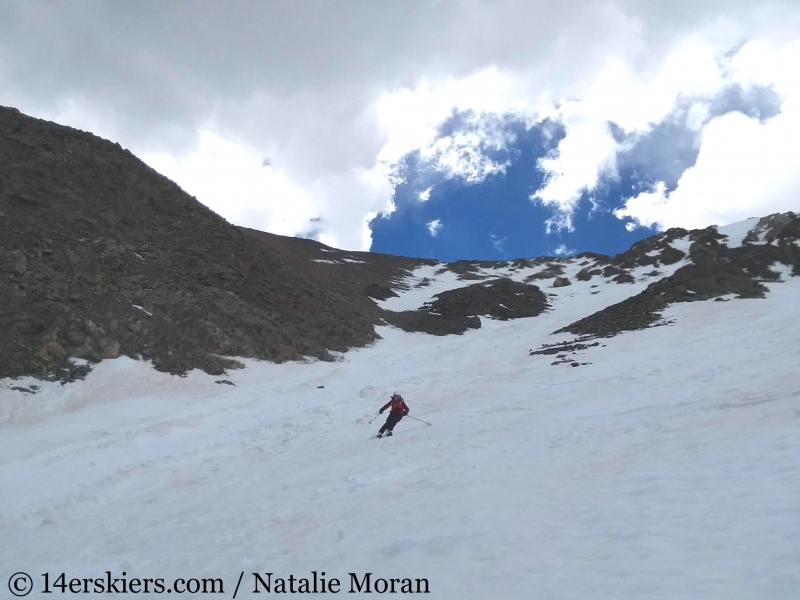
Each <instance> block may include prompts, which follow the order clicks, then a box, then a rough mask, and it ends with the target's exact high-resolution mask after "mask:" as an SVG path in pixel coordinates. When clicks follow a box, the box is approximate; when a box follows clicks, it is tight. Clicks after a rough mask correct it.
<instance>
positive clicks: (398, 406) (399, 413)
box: [378, 392, 408, 437]
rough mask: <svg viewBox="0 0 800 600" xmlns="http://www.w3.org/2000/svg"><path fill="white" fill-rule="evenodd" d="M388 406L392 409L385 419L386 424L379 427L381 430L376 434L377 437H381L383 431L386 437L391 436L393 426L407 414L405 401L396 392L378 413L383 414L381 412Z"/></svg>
mask: <svg viewBox="0 0 800 600" xmlns="http://www.w3.org/2000/svg"><path fill="white" fill-rule="evenodd" d="M390 406H391V407H392V409H391V410H390V411H389V416H388V417H387V418H386V423H384V424H383V427H381V430H380V431H379V432H378V437H383V432H384V431H385V432H386V435H392V429H394V426H395V425H397V424H398V423H399V422H400V419H402V418H403V417H405V416H406V415H407V414H408V406H407V405H406V401H405V400H403V397H402V396H401V395H400V394H398V393H397V392H394V393H393V394H392V399H391V400H389V402H387V403H386V404H384V405H383V408H381V409H380V411H378V412H379V413H380V414H383V411H385V410H386V409H387V408H389V407H390Z"/></svg>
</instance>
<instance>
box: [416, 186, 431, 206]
mask: <svg viewBox="0 0 800 600" xmlns="http://www.w3.org/2000/svg"><path fill="white" fill-rule="evenodd" d="M432 190H433V186H431V187H429V188H428V189H425V190H422V191H421V192H420V193H419V196H418V197H419V201H420V202H427V201H428V200H430V199H431V191H432Z"/></svg>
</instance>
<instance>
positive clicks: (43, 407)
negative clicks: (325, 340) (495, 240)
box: [0, 260, 800, 600]
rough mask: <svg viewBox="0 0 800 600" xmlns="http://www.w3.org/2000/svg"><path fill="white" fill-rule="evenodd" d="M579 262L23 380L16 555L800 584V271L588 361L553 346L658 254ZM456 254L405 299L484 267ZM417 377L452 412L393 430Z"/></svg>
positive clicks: (683, 311) (422, 403)
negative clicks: (624, 270) (464, 322)
mask: <svg viewBox="0 0 800 600" xmlns="http://www.w3.org/2000/svg"><path fill="white" fill-rule="evenodd" d="M562 264H565V267H566V270H567V273H566V274H565V275H566V276H567V277H569V278H570V279H571V280H572V281H573V285H572V286H569V287H566V288H558V289H555V290H554V289H549V288H547V286H548V285H549V283H548V282H547V281H544V282H536V283H537V284H539V285H541V286H542V288H543V289H544V290H545V291H546V292H547V293H551V294H552V293H555V294H556V296H550V301H551V303H552V305H553V308H552V310H550V311H549V312H547V313H545V314H543V315H540V316H539V317H535V318H530V319H521V320H514V321H507V322H499V321H492V320H488V319H483V320H482V321H483V327H482V328H481V329H480V330H477V331H470V332H467V333H466V334H464V335H462V336H448V337H433V336H427V335H424V334H410V333H404V332H402V331H399V330H397V329H393V328H388V327H384V328H381V329H380V330H379V331H380V334H381V335H382V336H383V339H382V340H380V341H378V342H377V343H376V344H374V345H373V346H372V347H370V348H364V349H357V350H352V351H350V352H348V353H347V354H345V355H342V356H341V360H340V361H338V362H333V363H323V362H310V363H288V364H282V365H274V364H269V363H258V362H256V361H253V360H246V359H245V360H244V362H245V363H246V364H247V368H246V369H243V370H240V371H232V372H230V374H229V375H228V376H226V377H225V378H227V379H229V380H231V381H233V382H234V383H235V384H236V387H232V386H227V385H215V384H214V381H215V380H216V379H219V378H217V377H210V376H207V375H205V374H202V373H199V372H192V373H191V374H189V376H187V377H185V378H178V377H171V376H169V375H165V374H163V373H158V372H156V371H154V370H152V369H151V368H150V367H149V366H148V365H146V364H144V363H140V362H136V361H133V360H130V359H127V358H120V359H117V360H114V361H104V362H102V363H101V364H100V365H99V366H97V368H96V369H95V371H94V372H93V373H92V374H91V375H90V376H89V377H88V378H87V380H85V381H83V382H76V383H73V384H69V385H66V386H63V387H61V386H57V385H44V386H43V387H42V389H41V390H40V391H39V393H37V394H35V395H26V394H23V393H19V392H16V391H12V390H10V389H9V387H10V385H21V386H25V385H26V384H28V383H31V382H32V380H22V381H15V382H9V381H4V382H2V385H0V538H2V540H3V543H2V544H0V564H1V565H3V567H4V568H3V573H0V574H2V575H3V576H5V577H7V576H8V575H9V574H10V573H13V572H15V571H20V570H22V571H29V572H30V573H31V574H34V573H44V572H45V571H49V572H51V573H60V572H67V573H68V574H69V575H70V576H74V577H88V576H93V575H97V574H102V573H103V572H104V571H106V570H111V571H113V572H116V573H120V572H122V571H127V573H128V576H129V577H133V576H137V577H166V578H174V577H181V576H183V577H222V578H224V579H225V583H226V590H230V592H231V593H232V589H233V587H234V586H235V581H236V578H237V577H238V574H239V572H240V571H242V570H243V571H245V573H250V572H253V571H259V572H267V571H269V572H273V573H275V574H276V576H284V577H288V575H289V574H290V573H291V574H294V575H295V576H297V577H303V576H308V575H309V573H310V572H311V571H313V570H316V571H325V572H326V573H327V574H328V577H334V576H335V577H338V578H339V579H341V580H342V581H345V580H346V579H347V573H349V572H355V573H364V572H372V573H374V576H376V577H377V576H382V577H410V578H418V577H425V578H428V579H429V581H430V587H431V594H430V595H429V597H431V598H445V599H450V598H452V599H472V598H475V599H478V598H481V599H482V598H488V597H491V598H500V599H504V598H569V599H578V598H620V599H626V598H630V599H636V600H639V599H641V598H651V599H661V598H663V599H674V598H682V599H686V598H703V599H709V598H719V599H725V600H730V599H736V598H748V599H752V598H764V599H773V598H789V597H797V596H798V594H800V591H798V590H800V570H798V568H797V565H798V564H800V544H798V542H797V540H798V539H800V519H798V518H797V516H798V514H800V494H798V490H800V467H799V466H798V459H797V457H798V455H799V454H798V452H800V436H799V435H798V434H799V433H800V374H799V373H798V370H797V364H798V348H800V344H799V343H798V342H800V320H798V319H797V308H796V306H797V298H798V295H799V294H800V281H798V278H791V277H789V276H788V274H784V275H785V276H784V279H785V280H786V281H785V282H783V283H775V284H769V287H770V289H771V292H770V293H769V294H768V297H767V298H766V299H764V300H730V301H728V302H720V303H714V302H695V303H689V304H679V305H675V306H672V307H670V308H669V309H668V310H667V311H666V313H665V317H667V318H668V319H671V320H673V321H674V323H673V324H672V325H669V326H663V327H656V328H652V329H648V330H644V331H638V332H631V333H627V334H623V335H619V336H616V337H614V338H609V339H604V340H600V341H601V344H602V345H601V346H598V347H593V348H589V349H587V350H586V351H583V352H579V353H578V354H577V355H576V360H579V361H580V362H588V363H591V364H589V365H586V366H581V367H578V368H572V367H570V366H569V365H556V366H551V364H550V363H551V362H552V361H553V360H554V359H555V357H554V356H529V353H528V352H529V350H530V349H535V348H537V347H539V346H540V345H541V344H542V343H553V342H555V341H559V340H565V339H570V338H571V337H573V336H569V335H564V336H553V335H550V334H551V333H552V332H553V331H554V330H556V329H558V328H559V327H563V326H565V325H567V324H569V323H570V322H572V321H574V320H575V319H577V318H580V317H583V316H586V315H588V314H591V313H592V312H594V311H596V310H599V309H601V308H603V307H604V306H608V305H610V304H613V303H615V302H618V301H620V300H622V299H623V298H625V297H628V296H630V295H632V294H634V293H637V292H638V291H641V290H642V289H644V287H645V286H646V285H647V283H648V281H649V280H650V279H649V278H647V277H645V276H644V272H645V271H650V270H652V269H651V268H648V269H643V270H641V272H638V271H637V273H636V277H637V282H636V283H635V284H627V285H626V284H622V285H620V284H615V283H605V281H604V280H602V279H600V278H598V277H595V278H593V280H591V281H588V282H578V281H576V280H575V279H574V274H575V273H576V272H577V270H578V269H579V268H580V265H579V264H578V261H576V260H572V261H568V262H567V263H563V262H562ZM681 264H683V263H682V262H681V263H678V264H677V265H672V266H671V267H669V268H668V269H669V272H672V271H674V270H675V269H677V268H678V267H679V266H680V265H681ZM437 268H438V267H424V268H423V269H421V270H420V272H418V273H415V274H414V278H416V279H421V278H422V277H429V278H431V277H433V276H434V272H435V270H436V269H437ZM541 268H543V267H541V266H540V267H538V268H536V269H533V270H527V271H525V270H519V271H517V272H516V273H513V274H512V275H513V276H514V278H518V279H521V278H524V276H526V275H527V274H530V273H531V272H535V271H538V270H541ZM425 269H426V270H425ZM659 270H660V271H661V272H662V273H664V272H665V270H666V269H665V268H663V267H662V268H659ZM451 275H452V274H443V275H441V276H436V277H438V279H437V280H436V281H433V282H432V283H431V285H430V286H428V287H425V288H413V287H412V288H411V289H410V290H409V291H408V292H406V293H404V294H402V295H401V297H400V298H399V299H392V300H394V301H396V302H395V303H394V304H393V306H395V309H398V308H401V307H402V308H403V309H408V308H414V307H417V306H420V305H421V304H422V303H424V302H425V301H427V300H428V299H430V298H431V297H432V295H433V294H434V293H438V292H439V291H442V290H443V289H452V287H453V286H455V285H461V284H464V285H469V284H471V283H474V282H472V281H468V282H461V281H457V280H456V279H455V276H452V277H450V276H451ZM493 275H495V276H496V275H497V273H496V272H494V273H493ZM593 285H596V286H597V287H596V288H593V287H592V286H593ZM590 291H591V292H593V291H599V293H597V294H591V293H590ZM391 302H392V301H391V300H390V301H387V305H388V304H389V303H391ZM319 386H324V388H320V387H319ZM394 389H398V390H400V391H401V393H403V395H404V397H405V398H406V400H407V402H408V404H409V406H410V408H411V414H412V415H413V416H417V417H419V418H421V419H424V420H426V421H430V422H431V423H432V424H433V425H432V426H431V427H428V426H425V425H422V424H421V423H419V422H417V421H413V420H409V419H406V420H403V421H401V423H400V424H399V425H398V426H397V428H396V430H395V432H396V435H395V436H393V437H390V438H385V439H381V440H378V439H375V437H374V436H375V433H376V432H377V430H378V428H379V427H380V425H381V424H382V422H383V420H384V418H385V416H381V417H379V418H378V419H376V420H375V422H373V423H372V425H367V422H368V421H369V419H371V418H372V416H374V415H375V413H376V412H377V409H378V408H379V407H380V406H382V405H383V404H384V403H385V402H386V401H387V400H388V395H389V394H390V393H391V391H392V390H394ZM6 571H8V573H6ZM345 588H346V585H343V589H345ZM183 597H192V596H191V595H190V594H186V595H184V596H183ZM226 597H228V596H226Z"/></svg>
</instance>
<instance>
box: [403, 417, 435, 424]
mask: <svg viewBox="0 0 800 600" xmlns="http://www.w3.org/2000/svg"><path fill="white" fill-rule="evenodd" d="M406 416H407V417H408V418H409V419H414V420H415V421H419V422H420V423H425V425H430V423H428V422H427V421H423V420H422V419H418V418H417V417H412V416H411V415H406Z"/></svg>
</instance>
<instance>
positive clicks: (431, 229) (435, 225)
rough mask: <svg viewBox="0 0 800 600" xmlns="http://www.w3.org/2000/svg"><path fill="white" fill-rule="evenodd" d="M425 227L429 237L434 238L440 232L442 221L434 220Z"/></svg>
mask: <svg viewBox="0 0 800 600" xmlns="http://www.w3.org/2000/svg"><path fill="white" fill-rule="evenodd" d="M427 227H428V233H430V234H431V237H436V236H437V235H439V232H440V231H441V230H442V220H441V219H434V220H433V221H431V222H430V223H428V225H427Z"/></svg>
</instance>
